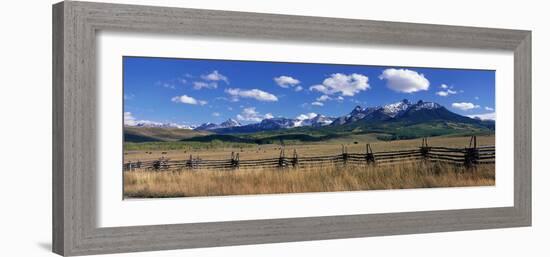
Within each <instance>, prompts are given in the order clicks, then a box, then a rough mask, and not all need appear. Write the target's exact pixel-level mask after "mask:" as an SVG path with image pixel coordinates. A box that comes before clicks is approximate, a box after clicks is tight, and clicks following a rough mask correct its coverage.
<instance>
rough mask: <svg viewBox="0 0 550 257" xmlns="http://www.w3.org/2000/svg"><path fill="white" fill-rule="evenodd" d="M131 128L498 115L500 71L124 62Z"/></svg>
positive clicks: (127, 117)
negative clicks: (401, 109) (405, 110)
mask: <svg viewBox="0 0 550 257" xmlns="http://www.w3.org/2000/svg"><path fill="white" fill-rule="evenodd" d="M123 62H124V68H123V69H124V70H123V74H124V75H123V76H124V112H125V115H124V116H125V122H126V123H127V124H131V123H132V122H135V121H150V122H163V123H166V122H170V123H177V124H185V125H198V124H201V123H204V122H214V123H220V122H223V121H225V120H227V119H229V118H233V119H236V120H239V121H240V122H242V123H244V124H247V123H254V122H257V121H259V120H261V119H263V118H270V117H287V118H295V117H297V116H299V115H301V114H309V115H311V113H317V114H323V115H327V116H341V115H345V114H347V113H349V112H350V111H351V110H352V109H353V108H354V107H355V106H357V105H361V106H363V107H366V106H378V105H384V104H388V103H393V102H397V101H400V100H402V99H409V100H410V101H412V102H416V101H418V100H423V101H433V102H437V103H439V104H442V105H443V106H445V107H446V108H447V109H449V110H451V111H453V112H456V113H458V114H461V115H485V117H491V116H494V112H495V110H494V108H495V72H494V71H488V70H463V69H435V68H416V67H398V66H395V67H393V66H392V67H388V66H365V65H342V64H310V63H277V62H256V61H226V60H197V59H169V58H149V57H145V58H144V57H124V59H123Z"/></svg>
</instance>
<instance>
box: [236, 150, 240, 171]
mask: <svg viewBox="0 0 550 257" xmlns="http://www.w3.org/2000/svg"><path fill="white" fill-rule="evenodd" d="M240 161H241V157H239V153H237V154H236V155H235V168H237V169H238V168H239V165H240Z"/></svg>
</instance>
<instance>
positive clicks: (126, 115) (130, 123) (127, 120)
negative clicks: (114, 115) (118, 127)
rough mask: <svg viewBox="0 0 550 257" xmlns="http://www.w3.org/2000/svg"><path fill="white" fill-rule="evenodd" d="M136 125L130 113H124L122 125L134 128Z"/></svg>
mask: <svg viewBox="0 0 550 257" xmlns="http://www.w3.org/2000/svg"><path fill="white" fill-rule="evenodd" d="M135 124H136V118H135V117H134V116H133V115H132V113H131V112H124V125H127V126H134V125H135Z"/></svg>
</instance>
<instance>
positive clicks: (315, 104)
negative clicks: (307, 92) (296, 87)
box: [311, 102, 325, 106]
mask: <svg viewBox="0 0 550 257" xmlns="http://www.w3.org/2000/svg"><path fill="white" fill-rule="evenodd" d="M311 105H314V106H323V105H325V104H324V103H321V102H313V103H311Z"/></svg>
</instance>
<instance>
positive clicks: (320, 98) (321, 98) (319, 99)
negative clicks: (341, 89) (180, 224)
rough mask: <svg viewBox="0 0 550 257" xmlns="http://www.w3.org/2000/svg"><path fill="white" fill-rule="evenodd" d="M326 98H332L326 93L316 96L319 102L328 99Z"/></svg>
mask: <svg viewBox="0 0 550 257" xmlns="http://www.w3.org/2000/svg"><path fill="white" fill-rule="evenodd" d="M328 100H332V98H331V97H330V96H328V95H322V96H319V97H317V101H319V102H324V101H328Z"/></svg>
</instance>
